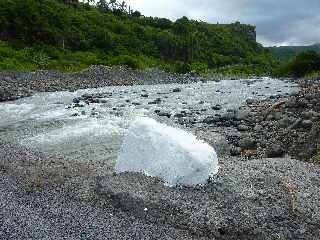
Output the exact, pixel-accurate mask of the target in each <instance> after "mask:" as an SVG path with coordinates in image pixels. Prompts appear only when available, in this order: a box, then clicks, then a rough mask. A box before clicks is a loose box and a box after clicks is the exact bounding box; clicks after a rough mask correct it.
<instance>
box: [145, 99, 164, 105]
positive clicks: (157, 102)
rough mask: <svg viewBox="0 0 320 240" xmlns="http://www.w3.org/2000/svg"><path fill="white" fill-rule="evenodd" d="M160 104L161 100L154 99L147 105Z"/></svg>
mask: <svg viewBox="0 0 320 240" xmlns="http://www.w3.org/2000/svg"><path fill="white" fill-rule="evenodd" d="M161 102H162V100H161V98H156V99H155V100H154V101H152V102H148V104H149V105H152V104H160V103H161Z"/></svg>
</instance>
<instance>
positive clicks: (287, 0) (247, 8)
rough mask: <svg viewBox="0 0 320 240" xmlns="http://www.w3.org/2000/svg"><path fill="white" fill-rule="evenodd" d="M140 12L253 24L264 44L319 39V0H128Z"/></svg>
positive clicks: (301, 43) (303, 43) (301, 42)
mask: <svg viewBox="0 0 320 240" xmlns="http://www.w3.org/2000/svg"><path fill="white" fill-rule="evenodd" d="M127 2H128V3H129V4H130V5H131V6H133V7H134V8H136V9H138V10H140V11H141V12H142V13H143V14H144V15H148V16H158V17H167V18H170V19H172V20H175V19H177V18H179V17H181V16H183V15H185V16H187V17H190V18H193V19H197V20H202V21H207V22H211V23H216V22H220V23H229V22H235V21H241V22H243V23H248V24H253V25H256V26H257V34H258V41H260V42H262V43H263V44H264V45H295V44H297V45H306V44H312V43H315V42H320V15H319V12H320V0H308V1H301V0H268V1H265V0H158V1H152V0H128V1H127Z"/></svg>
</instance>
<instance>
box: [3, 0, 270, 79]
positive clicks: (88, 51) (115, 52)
mask: <svg viewBox="0 0 320 240" xmlns="http://www.w3.org/2000/svg"><path fill="white" fill-rule="evenodd" d="M127 9H128V7H127V6H126V4H125V3H122V4H119V3H117V2H116V1H115V0H112V1H109V2H108V1H99V2H98V4H97V5H96V6H91V5H89V4H88V3H80V2H78V1H77V0H61V1H58V0H1V1H0V69H39V68H41V69H43V68H45V69H55V70H61V71H73V70H79V69H83V68H85V67H87V66H89V65H91V64H106V65H127V66H129V67H133V68H144V67H155V66H157V67H160V68H162V69H165V70H168V71H176V72H189V71H191V70H194V71H197V72H203V71H205V70H206V69H208V68H211V69H217V68H223V69H226V66H230V65H233V66H234V65H236V66H237V68H238V69H241V67H243V66H249V65H250V67H251V68H252V69H253V70H252V71H253V72H254V71H262V72H263V73H265V72H268V71H270V70H271V63H272V62H273V60H272V57H271V55H270V54H269V53H268V51H266V50H265V49H264V48H263V47H262V45H260V44H258V43H257V42H256V32H255V27H254V26H251V25H243V24H240V23H239V22H236V23H233V24H208V23H205V22H199V21H193V20H189V19H188V18H186V17H182V18H180V19H178V20H177V21H175V22H171V21H170V20H168V19H164V18H152V17H144V16H142V15H141V14H140V12H138V11H132V10H130V9H129V10H127ZM239 66H240V68H239ZM240 71H241V70H240Z"/></svg>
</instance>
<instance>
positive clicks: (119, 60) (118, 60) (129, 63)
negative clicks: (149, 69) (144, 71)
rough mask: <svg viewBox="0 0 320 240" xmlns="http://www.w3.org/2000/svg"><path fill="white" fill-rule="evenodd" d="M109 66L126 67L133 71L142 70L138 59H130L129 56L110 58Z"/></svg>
mask: <svg viewBox="0 0 320 240" xmlns="http://www.w3.org/2000/svg"><path fill="white" fill-rule="evenodd" d="M109 64H110V65H121V66H126V67H130V68H133V69H140V68H142V62H141V61H140V59H139V58H136V57H132V56H129V55H120V56H117V57H113V58H111V60H109Z"/></svg>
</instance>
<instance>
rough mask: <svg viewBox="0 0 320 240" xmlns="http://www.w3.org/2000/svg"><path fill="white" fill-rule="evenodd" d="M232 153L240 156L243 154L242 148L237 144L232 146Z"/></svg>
mask: <svg viewBox="0 0 320 240" xmlns="http://www.w3.org/2000/svg"><path fill="white" fill-rule="evenodd" d="M230 155H231V156H240V155H241V148H240V147H236V146H232V147H231V148H230Z"/></svg>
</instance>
